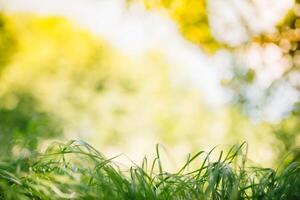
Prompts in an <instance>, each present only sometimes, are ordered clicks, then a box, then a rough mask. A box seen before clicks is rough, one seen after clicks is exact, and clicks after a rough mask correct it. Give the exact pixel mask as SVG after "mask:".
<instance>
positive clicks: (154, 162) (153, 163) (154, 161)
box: [150, 158, 157, 182]
mask: <svg viewBox="0 0 300 200" xmlns="http://www.w3.org/2000/svg"><path fill="white" fill-rule="evenodd" d="M156 162H157V158H154V160H153V162H152V166H151V170H150V177H151V179H152V181H151V182H153V181H154V179H155V176H154V177H152V175H153V174H154V167H155V164H156Z"/></svg>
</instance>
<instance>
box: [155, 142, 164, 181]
mask: <svg viewBox="0 0 300 200" xmlns="http://www.w3.org/2000/svg"><path fill="white" fill-rule="evenodd" d="M156 157H157V162H158V169H159V173H160V175H161V176H163V168H162V164H161V160H160V153H159V144H156Z"/></svg>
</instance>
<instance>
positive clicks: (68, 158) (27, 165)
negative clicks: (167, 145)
mask: <svg viewBox="0 0 300 200" xmlns="http://www.w3.org/2000/svg"><path fill="white" fill-rule="evenodd" d="M159 149H160V148H159V146H157V148H156V153H157V154H156V158H155V159H154V161H151V162H150V161H149V160H147V159H146V158H145V159H144V162H143V163H142V164H141V165H140V166H136V165H134V166H132V167H130V168H128V169H127V170H123V169H121V168H120V167H118V166H117V165H116V164H115V163H114V160H113V158H112V159H107V158H105V157H104V156H103V155H102V154H101V153H99V152H98V151H97V150H95V149H94V148H93V147H91V146H90V145H88V144H87V143H85V142H82V141H70V142H69V143H66V144H63V143H55V144H52V145H51V146H50V147H49V148H48V149H47V150H46V151H45V152H44V153H42V154H41V153H35V154H28V156H23V157H19V158H18V159H5V160H2V161H1V163H0V199H108V200H110V199H111V200H122V199H126V200H127V199H128V200H135V199H136V200H142V199H149V200H155V199H161V200H166V199H199V200H203V199H220V200H221V199H291V200H296V199H300V164H299V162H296V161H288V159H286V161H285V162H284V163H283V164H282V166H281V167H279V168H278V169H277V170H274V169H269V168H260V167H249V166H248V165H247V160H246V151H247V145H246V144H245V143H244V144H242V145H240V146H233V147H232V148H231V149H230V150H228V151H227V153H224V152H222V151H221V152H219V159H218V160H217V161H211V159H210V155H211V153H212V152H213V151H214V150H212V151H211V152H204V151H200V152H199V153H197V154H196V155H194V156H190V157H189V158H188V160H187V162H186V164H185V165H184V166H182V168H181V169H179V170H178V172H176V173H168V172H166V171H165V170H164V168H163V163H161V159H160V151H159ZM194 166H197V167H196V168H195V167H194Z"/></svg>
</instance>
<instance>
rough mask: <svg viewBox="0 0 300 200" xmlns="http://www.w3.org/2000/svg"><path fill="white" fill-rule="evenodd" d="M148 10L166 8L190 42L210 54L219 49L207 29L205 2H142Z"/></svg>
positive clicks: (147, 0) (177, 0)
mask: <svg viewBox="0 0 300 200" xmlns="http://www.w3.org/2000/svg"><path fill="white" fill-rule="evenodd" d="M144 4H145V6H146V8H148V9H157V8H166V9H167V11H168V13H169V14H170V16H171V17H172V18H173V19H174V20H175V21H176V22H177V23H178V25H179V29H180V31H181V32H182V34H183V35H184V36H185V37H186V38H187V39H188V40H190V41H191V42H193V43H195V44H197V45H199V46H200V47H202V48H203V49H204V50H205V51H206V52H209V53H212V52H214V51H216V50H217V49H218V48H220V44H219V43H218V42H217V41H216V40H215V39H214V37H213V36H212V34H211V30H210V27H209V21H208V16H207V11H206V2H205V0H144Z"/></svg>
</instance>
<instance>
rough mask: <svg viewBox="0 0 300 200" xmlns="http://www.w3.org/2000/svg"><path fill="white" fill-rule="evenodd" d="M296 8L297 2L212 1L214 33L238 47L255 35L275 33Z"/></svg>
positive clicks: (210, 2)
mask: <svg viewBox="0 0 300 200" xmlns="http://www.w3.org/2000/svg"><path fill="white" fill-rule="evenodd" d="M293 5H294V0H252V1H249V0H208V12H209V16H210V24H211V27H212V32H213V34H214V35H215V37H216V38H217V39H218V40H219V41H222V42H224V43H226V44H228V45H231V46H238V45H241V44H242V43H244V42H247V41H248V40H249V37H250V36H251V35H257V34H260V33H265V32H273V31H274V30H275V26H276V24H277V23H278V21H280V20H282V19H283V17H284V16H285V15H286V13H287V11H288V10H289V9H291V8H292V7H293ZM224 33H226V34H224Z"/></svg>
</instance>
